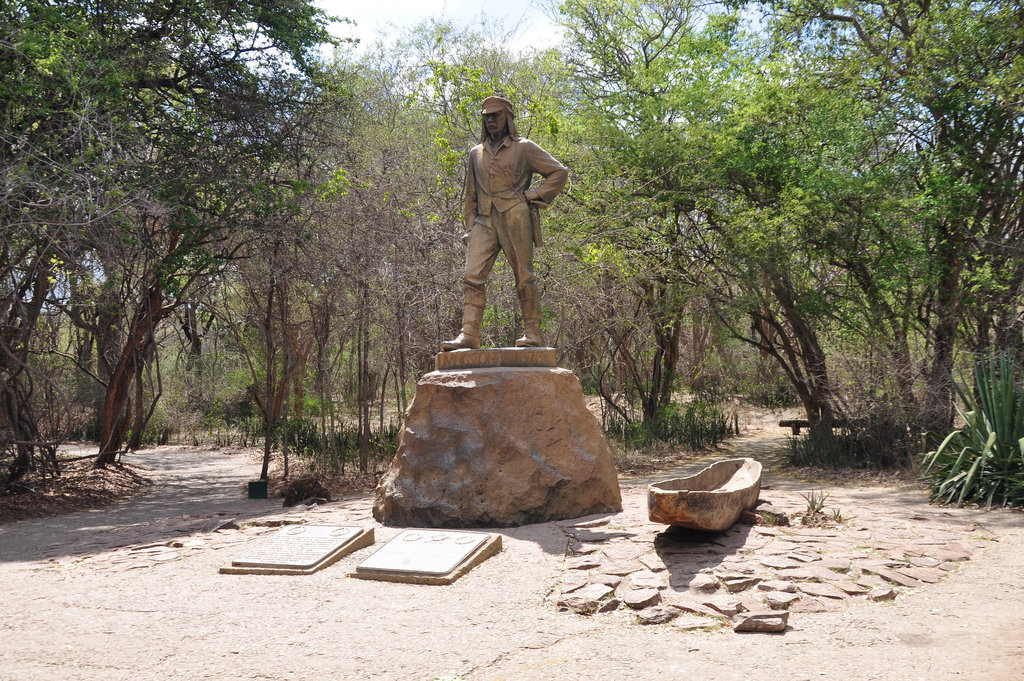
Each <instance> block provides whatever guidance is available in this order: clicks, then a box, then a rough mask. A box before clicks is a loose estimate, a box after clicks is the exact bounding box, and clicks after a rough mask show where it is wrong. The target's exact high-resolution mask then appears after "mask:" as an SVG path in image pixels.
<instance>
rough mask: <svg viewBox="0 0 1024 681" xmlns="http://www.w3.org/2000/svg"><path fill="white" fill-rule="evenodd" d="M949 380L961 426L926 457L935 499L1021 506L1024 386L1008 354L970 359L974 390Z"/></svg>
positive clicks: (933, 498) (1023, 470) (944, 501)
mask: <svg viewBox="0 0 1024 681" xmlns="http://www.w3.org/2000/svg"><path fill="white" fill-rule="evenodd" d="M961 383H962V382H960V383H958V382H956V381H954V382H953V384H954V386H955V387H956V392H957V395H958V396H959V398H960V400H961V401H962V402H963V404H964V409H963V410H961V409H960V407H959V406H958V407H957V411H959V412H960V415H961V417H962V418H963V420H964V424H965V425H964V427H963V428H961V429H960V430H955V431H953V432H952V433H950V434H949V435H947V436H946V438H945V439H944V440H943V441H942V444H940V445H939V446H938V448H936V449H935V450H934V451H931V452H928V453H927V454H925V455H924V472H925V475H926V476H927V477H929V478H930V480H931V483H930V484H931V497H932V500H933V501H937V502H940V503H945V504H960V505H962V504H968V503H984V504H986V505H987V506H989V507H991V506H993V505H1000V506H1021V505H1024V390H1022V389H1020V388H1019V387H1018V386H1017V384H1016V382H1015V380H1014V371H1013V363H1012V361H1011V360H1010V358H1009V357H1007V356H1005V355H1004V356H1001V357H990V358H988V359H987V360H978V361H976V362H975V363H974V391H969V390H968V389H967V388H966V387H965V386H963V385H961Z"/></svg>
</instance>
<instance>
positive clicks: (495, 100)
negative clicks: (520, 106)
mask: <svg viewBox="0 0 1024 681" xmlns="http://www.w3.org/2000/svg"><path fill="white" fill-rule="evenodd" d="M502 109H504V110H505V111H508V113H509V115H510V116H515V110H514V109H513V108H512V102H510V101H508V100H507V99H505V98H504V97H498V96H496V95H492V96H491V97H488V98H487V99H485V100H484V103H483V104H481V105H480V113H481V115H482V114H489V113H494V112H495V111H501V110H502Z"/></svg>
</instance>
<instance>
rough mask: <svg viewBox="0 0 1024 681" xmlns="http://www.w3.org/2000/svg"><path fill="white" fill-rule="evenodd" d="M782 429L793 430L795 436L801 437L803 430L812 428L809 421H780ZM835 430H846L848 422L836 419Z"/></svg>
mask: <svg viewBox="0 0 1024 681" xmlns="http://www.w3.org/2000/svg"><path fill="white" fill-rule="evenodd" d="M779 427H780V428H791V429H792V430H793V435H799V434H800V429H801V428H810V427H811V423H810V421H808V420H807V419H782V420H781V421H779ZM832 427H833V428H846V421H845V420H843V419H836V420H834V421H833V422H832Z"/></svg>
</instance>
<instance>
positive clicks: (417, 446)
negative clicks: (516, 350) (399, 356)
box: [373, 367, 622, 527]
mask: <svg viewBox="0 0 1024 681" xmlns="http://www.w3.org/2000/svg"><path fill="white" fill-rule="evenodd" d="M620 510H622V499H621V495H620V493H619V484H618V480H617V478H616V475H615V467H614V464H613V463H612V457H611V452H610V451H609V449H608V444H607V443H606V442H605V439H604V434H603V433H602V432H601V427H600V424H599V423H598V421H597V418H596V417H595V416H594V415H593V414H591V413H590V411H588V410H587V407H586V403H585V402H584V399H583V390H582V387H581V386H580V382H579V379H577V378H576V376H575V374H573V373H572V372H571V371H568V370H567V369H559V368H545V367H530V368H524V367H515V368H509V367H496V368H477V369H468V370H454V371H433V372H430V373H429V374H426V375H425V376H424V377H423V378H422V379H421V380H420V382H419V384H418V385H417V386H416V396H415V398H414V399H413V401H412V404H411V405H410V406H409V410H408V411H407V412H406V415H405V423H404V424H403V428H402V433H401V436H400V439H399V445H398V452H397V453H396V455H395V458H394V460H393V461H392V463H391V467H390V468H389V469H388V471H387V473H386V474H385V475H384V477H383V478H381V481H380V484H378V486H377V491H376V498H375V501H374V505H373V515H374V517H375V518H376V519H377V520H379V521H381V522H383V523H387V524H392V525H399V526H418V527H509V526H516V525H523V524H527V523H535V522H546V521H549V520H561V519H566V518H578V517H581V516H585V515H589V514H593V513H606V512H618V511H620Z"/></svg>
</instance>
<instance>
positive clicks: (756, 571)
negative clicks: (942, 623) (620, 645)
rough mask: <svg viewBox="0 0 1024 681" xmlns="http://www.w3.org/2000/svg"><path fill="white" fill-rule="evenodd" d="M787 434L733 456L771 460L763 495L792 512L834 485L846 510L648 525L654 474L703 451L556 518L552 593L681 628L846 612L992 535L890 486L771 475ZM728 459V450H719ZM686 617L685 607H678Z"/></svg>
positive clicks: (832, 493) (935, 577)
mask: <svg viewBox="0 0 1024 681" xmlns="http://www.w3.org/2000/svg"><path fill="white" fill-rule="evenodd" d="M786 440H787V438H785V437H767V438H766V437H760V438H753V439H750V440H747V441H745V442H743V441H741V442H737V443H735V444H734V445H733V447H732V448H731V451H730V452H729V457H737V456H752V457H754V458H757V459H758V460H760V461H761V462H762V463H764V464H765V465H766V473H765V476H764V479H763V483H764V484H763V486H762V491H761V495H760V501H761V502H762V503H768V504H771V505H772V506H774V507H775V508H776V509H778V510H781V511H784V512H785V513H786V514H787V516H789V517H791V518H795V517H797V516H799V515H800V514H805V513H806V511H807V507H808V501H809V498H810V497H811V496H813V495H818V496H821V495H822V494H827V495H828V496H827V498H826V501H825V509H824V512H825V514H826V516H831V514H832V512H833V511H834V510H835V511H838V513H839V518H837V519H832V518H831V517H830V518H829V522H824V523H821V524H820V525H819V524H814V525H810V526H805V525H802V524H800V521H799V520H797V521H796V523H795V524H792V525H789V526H782V525H777V526H767V525H761V524H758V525H751V524H741V523H737V524H736V525H734V526H733V527H732V528H731V529H729V530H728V531H726V532H722V533H702V532H696V531H692V530H686V529H684V528H671V527H668V526H666V525H661V524H656V523H651V522H650V521H649V520H648V518H647V500H646V494H643V493H642V492H644V491H645V490H646V487H647V485H648V484H649V483H651V482H654V481H656V480H663V479H668V478H672V477H680V476H682V475H687V474H691V473H694V472H696V471H697V470H699V469H700V468H702V467H704V466H706V465H708V463H709V462H710V461H711V460H713V459H706V460H702V461H699V462H695V463H693V464H691V465H688V466H685V467H682V468H680V469H678V470H675V471H667V472H664V473H661V474H658V475H657V476H653V477H648V478H643V479H636V480H624V481H623V482H622V487H623V510H622V513H619V514H615V515H611V516H602V517H597V516H595V517H593V518H588V519H582V520H577V521H568V522H560V523H557V524H558V525H559V527H561V528H562V530H563V532H565V534H566V537H567V546H568V549H567V552H566V560H565V570H564V572H563V579H562V584H561V586H560V588H559V589H557V590H556V591H555V592H553V593H552V595H551V596H550V597H549V601H550V602H551V603H552V604H553V605H554V606H555V607H558V608H561V609H564V610H569V611H575V612H577V613H580V614H592V613H596V614H598V615H600V614H602V613H607V612H615V611H621V610H628V609H633V610H635V611H636V613H635V614H636V617H637V619H638V621H639V622H640V623H641V624H661V623H665V622H673V621H675V622H676V625H677V626H679V627H681V628H684V629H704V628H715V627H721V626H723V625H728V624H731V620H732V619H733V618H736V619H739V615H740V614H741V613H756V612H763V611H788V612H793V613H801V612H803V613H807V612H825V611H831V610H839V609H842V608H845V607H848V606H849V605H851V604H854V603H857V602H879V601H890V600H893V599H895V598H897V597H899V596H900V595H902V594H905V593H907V592H908V591H911V590H914V589H921V588H924V587H926V586H927V585H928V584H934V583H937V582H939V581H942V580H943V579H945V578H946V577H947V576H948V575H949V574H950V573H951V572H953V571H955V570H957V569H958V568H959V566H960V565H961V564H962V563H963V562H964V561H967V560H970V558H971V556H972V555H973V554H974V553H975V551H977V550H978V549H980V548H982V547H984V546H986V545H988V544H989V543H990V542H992V541H993V540H995V539H996V538H995V536H994V535H992V534H991V533H990V532H988V531H987V530H985V529H984V528H982V527H981V526H980V525H978V524H977V523H975V522H973V521H970V520H965V519H962V518H960V517H958V516H957V515H956V514H954V513H953V512H950V511H944V510H942V508H941V507H928V510H927V511H924V510H922V511H918V512H915V513H914V514H912V515H907V513H906V510H905V507H902V506H900V505H898V504H894V503H891V496H892V495H893V494H898V492H895V491H893V490H891V489H888V488H879V489H878V491H877V493H872V492H871V491H870V490H863V489H857V490H845V489H843V488H838V489H830V488H828V487H827V486H822V485H812V484H808V483H801V482H798V481H794V480H792V479H786V478H780V477H778V476H776V475H774V474H773V473H772V472H771V470H770V467H771V466H772V465H775V464H778V462H779V459H780V458H781V454H782V452H783V451H784V448H785V445H786ZM715 458H723V457H715ZM679 615H685V616H684V617H679Z"/></svg>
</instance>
